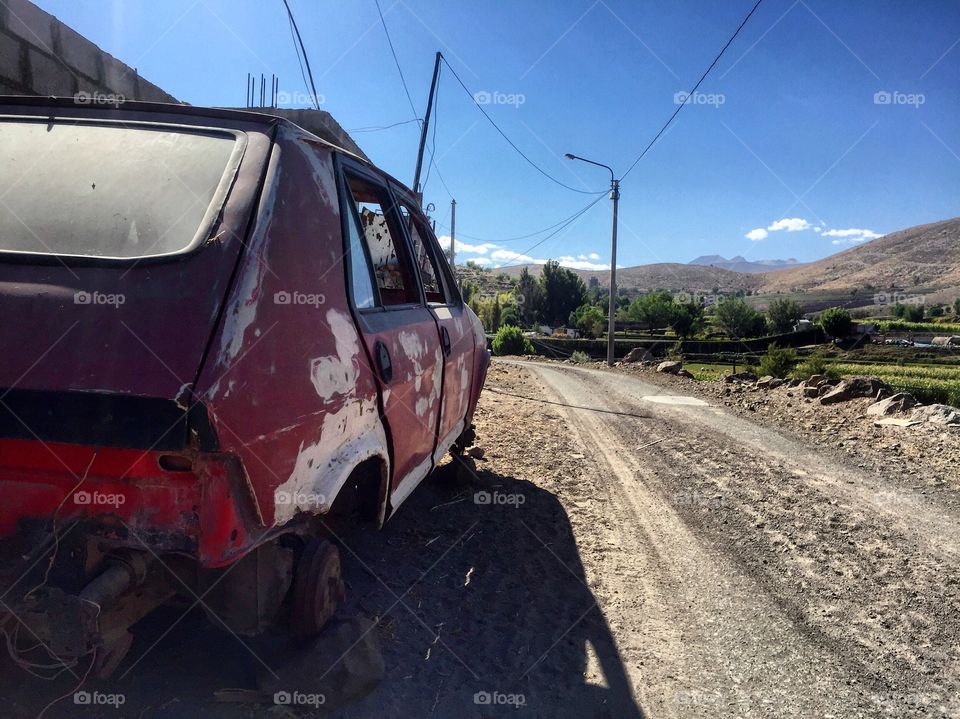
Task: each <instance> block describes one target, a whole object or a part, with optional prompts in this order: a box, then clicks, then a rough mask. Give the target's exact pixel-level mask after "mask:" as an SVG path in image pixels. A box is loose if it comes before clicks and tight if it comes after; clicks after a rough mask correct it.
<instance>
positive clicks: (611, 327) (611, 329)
mask: <svg viewBox="0 0 960 719" xmlns="http://www.w3.org/2000/svg"><path fill="white" fill-rule="evenodd" d="M564 157H566V158H567V159H568V160H580V162H588V163H590V164H591V165H597V166H598V167H604V168H606V169H607V170H609V171H610V199H611V200H613V235H612V237H611V240H610V308H609V310H608V314H609V316H608V318H607V364H608V365H610V366H611V367H612V366H613V338H614V333H615V332H616V328H617V205H618V204H619V202H620V180H618V179H617V176H616V175H615V174H614V173H613V169H612V168H611V167H610V166H608V165H604V164H603V163H601V162H594V161H593V160H588V159H586V158H585V157H577V156H576V155H572V154H570V153H569V152H568V153H567V154H565V155H564Z"/></svg>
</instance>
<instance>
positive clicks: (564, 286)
mask: <svg viewBox="0 0 960 719" xmlns="http://www.w3.org/2000/svg"><path fill="white" fill-rule="evenodd" d="M540 289H541V292H542V295H543V307H542V308H541V314H540V316H541V318H542V319H543V320H544V322H546V323H547V324H548V325H551V326H553V327H557V326H560V325H562V324H563V323H564V322H566V321H567V320H568V319H569V317H570V313H571V312H573V311H574V310H575V309H577V307H579V306H580V305H582V304H583V301H584V298H585V297H586V295H587V288H586V285H584V284H583V280H581V279H580V277H579V275H577V274H576V273H574V272H571V271H570V270H568V269H567V268H566V267H561V266H560V263H559V262H557V261H555V260H550V261H549V262H547V264H545V265H544V266H543V271H542V272H541V273H540Z"/></svg>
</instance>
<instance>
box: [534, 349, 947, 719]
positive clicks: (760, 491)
mask: <svg viewBox="0 0 960 719" xmlns="http://www.w3.org/2000/svg"><path fill="white" fill-rule="evenodd" d="M524 366H525V367H528V368H530V369H531V370H532V371H534V372H535V373H536V374H537V375H538V376H539V377H540V378H541V379H542V380H543V381H544V382H545V383H546V384H547V385H548V386H550V387H551V390H552V391H551V398H552V399H557V400H559V401H567V402H571V403H574V404H586V405H593V406H597V407H600V408H603V409H609V410H614V411H621V412H622V411H632V412H638V411H645V412H647V413H649V414H652V415H653V416H654V417H655V419H654V420H653V421H650V420H646V421H644V420H635V421H631V420H624V419H623V418H621V417H617V416H616V415H609V414H597V413H589V412H584V411H582V410H566V417H567V420H568V422H570V424H571V425H572V426H573V427H575V428H576V429H577V432H578V434H579V436H580V439H581V441H582V442H583V443H584V444H585V445H586V446H588V447H589V451H588V456H593V457H598V458H601V459H602V458H604V457H605V458H606V460H604V461H605V462H606V463H607V465H608V467H607V470H608V472H609V474H610V477H611V478H613V479H616V480H618V481H616V482H611V485H612V486H613V487H614V489H613V490H612V493H613V494H617V493H619V495H620V500H621V501H620V502H619V503H618V502H616V501H614V502H613V504H614V505H618V504H620V505H623V506H625V507H628V508H629V512H627V513H626V515H625V514H624V512H623V511H622V510H617V511H619V512H620V515H621V516H622V517H623V519H622V521H621V522H620V525H621V532H620V533H621V535H622V536H623V537H624V542H625V543H627V545H628V546H630V543H631V542H632V544H633V545H635V546H636V551H639V552H640V553H641V554H642V555H643V556H645V557H646V560H645V564H644V569H645V570H646V571H647V572H651V573H652V574H653V576H654V577H656V583H657V585H658V586H661V587H663V588H664V589H663V590H661V591H660V592H659V596H657V597H650V598H648V601H647V602H645V605H644V606H645V607H649V606H650V605H651V603H652V602H654V600H656V601H659V602H663V597H664V596H669V595H670V594H671V591H672V592H674V593H675V594H674V596H675V597H676V598H681V599H682V600H683V601H684V602H686V603H689V604H690V608H691V609H692V610H694V612H693V613H694V615H695V616H697V617H698V622H699V623H698V622H694V624H695V626H694V627H693V628H692V629H691V630H689V631H690V634H688V635H685V637H684V638H685V639H690V638H693V639H694V641H693V642H692V643H690V642H687V643H686V644H685V645H684V646H683V647H679V648H678V647H677V646H676V642H675V641H674V642H673V645H674V646H673V651H675V653H677V654H679V655H680V656H681V658H682V659H684V660H685V661H686V666H684V670H685V671H689V666H690V665H691V664H693V665H694V666H695V665H696V663H695V662H693V663H691V662H690V661H689V657H688V656H684V653H683V650H684V649H686V650H687V651H688V653H689V648H690V647H691V646H695V647H696V648H697V649H701V650H702V649H703V648H704V647H706V648H709V649H710V656H712V657H717V656H719V658H718V659H714V660H713V661H710V662H701V665H703V664H706V665H707V666H706V667H704V671H706V672H708V673H709V672H714V673H716V671H717V667H718V666H724V665H726V666H727V667H729V671H728V674H729V676H728V677H725V679H726V681H725V682H720V685H721V686H719V687H717V688H715V689H714V688H710V689H704V687H706V686H708V684H706V683H704V682H703V681H702V679H700V678H698V681H699V685H698V686H699V687H700V688H699V689H697V690H696V691H695V692H694V693H693V694H682V693H677V694H676V696H677V697H681V698H685V699H687V700H689V699H691V698H693V699H694V700H695V701H688V702H687V706H684V707H683V708H682V709H680V710H679V711H677V712H676V715H682V716H692V715H696V714H695V713H694V712H693V711H691V707H690V706H689V705H690V704H695V703H696V700H700V703H701V704H704V705H709V704H711V703H712V704H714V706H713V709H714V710H716V709H717V706H716V701H714V700H715V699H716V700H717V701H727V700H731V699H732V701H733V702H734V703H737V704H738V706H739V710H740V711H742V710H744V708H745V707H747V708H748V713H746V714H742V715H743V716H754V715H755V716H779V715H781V714H779V713H777V712H779V711H785V713H783V714H782V715H783V716H791V715H797V714H799V713H803V714H807V713H809V712H810V711H811V709H813V708H814V707H817V706H819V707H820V708H821V709H822V711H823V712H824V715H825V716H826V715H830V714H831V713H832V714H833V715H834V716H844V717H846V716H908V715H912V714H910V712H911V711H912V710H913V709H916V710H917V711H920V712H921V713H922V714H921V715H923V716H953V715H954V714H953V712H954V710H957V711H960V708H958V707H956V705H954V704H953V703H952V699H951V696H952V695H951V693H950V692H951V691H954V690H955V687H956V683H955V679H956V676H955V674H954V673H952V672H951V670H950V667H951V664H953V666H954V668H955V667H956V656H955V655H954V656H951V655H950V649H951V641H952V639H951V637H955V634H950V633H949V632H948V633H947V635H946V636H945V637H943V638H942V639H941V640H940V641H939V642H937V641H936V637H935V636H934V635H935V634H937V630H936V628H937V627H938V626H952V627H954V628H955V626H956V619H955V617H954V618H953V619H950V618H949V617H948V616H945V615H948V614H949V613H950V607H951V606H952V605H951V603H950V602H951V600H950V596H944V597H942V598H943V599H944V600H946V603H945V605H944V607H942V608H941V610H940V611H937V609H936V607H935V606H932V605H934V604H935V603H936V596H934V598H933V600H932V601H927V602H925V603H921V604H923V606H919V605H917V603H916V602H914V603H913V604H914V605H915V606H913V607H912V610H913V614H914V615H916V616H914V617H912V618H910V619H908V620H907V621H913V622H915V623H916V626H914V627H907V628H906V629H905V630H901V631H900V634H902V635H903V636H901V637H898V636H897V631H887V629H888V628H887V627H884V626H882V625H883V624H884V623H889V622H890V621H891V618H893V619H898V617H897V614H896V612H898V611H900V610H902V609H903V608H904V606H903V605H904V602H903V599H904V595H905V593H906V594H909V592H908V591H907V590H908V587H907V584H906V582H907V577H904V576H896V568H894V569H893V571H891V568H890V566H889V565H890V564H891V562H889V561H888V562H886V563H885V564H884V563H882V562H881V563H880V566H879V567H878V569H877V571H879V572H884V571H886V572H887V576H886V577H879V578H878V577H876V576H872V575H870V576H863V566H862V561H861V559H862V558H861V557H860V556H858V554H857V553H854V552H851V551H848V549H847V548H849V547H853V548H855V549H857V550H860V551H863V552H868V553H877V552H879V553H880V554H881V555H882V554H883V552H884V551H885V550H884V547H885V544H884V540H883V538H884V537H885V538H886V541H887V542H890V541H893V542H896V541H904V540H906V543H907V545H908V546H909V550H908V551H907V552H906V554H907V555H909V556H912V557H913V558H914V559H916V560H918V562H917V566H916V567H915V568H914V567H911V572H912V573H913V574H912V575H911V576H918V575H923V577H925V578H926V579H925V581H927V582H929V581H930V579H931V578H932V577H933V576H934V575H935V574H936V573H937V572H938V571H941V572H942V571H944V570H946V571H953V572H954V576H955V570H956V565H955V564H951V563H950V562H949V560H950V558H951V556H952V552H950V551H949V550H948V551H939V552H937V551H934V550H935V546H933V545H935V542H932V541H931V537H930V536H929V535H927V536H917V535H918V533H919V534H920V535H923V532H924V531H926V530H927V529H928V528H929V527H930V526H932V525H933V524H935V518H936V517H937V513H936V512H934V513H933V515H932V517H933V518H931V516H930V515H928V516H927V519H926V522H923V523H918V524H915V525H914V527H913V528H910V527H908V526H907V523H906V522H904V521H902V517H898V518H897V519H899V520H900V521H897V522H889V521H888V522H887V524H888V525H890V526H887V527H885V528H883V529H881V530H879V531H875V530H876V525H878V524H883V521H879V522H878V520H877V518H876V516H877V515H879V516H880V517H881V518H883V520H884V521H886V520H887V519H888V518H889V515H890V514H891V508H890V507H889V506H887V505H886V504H885V503H883V502H879V503H878V502H876V501H873V502H871V501H866V500H865V499H864V498H863V497H861V496H860V495H861V494H863V493H864V492H867V493H868V494H869V492H871V491H874V489H872V485H869V486H871V489H869V490H864V489H863V488H861V487H859V486H854V488H853V489H852V490H851V489H850V487H851V485H848V484H847V482H849V481H850V479H851V475H852V476H855V475H856V474H857V473H856V471H854V470H852V469H848V468H840V471H839V472H838V471H837V469H836V468H835V467H833V466H832V464H833V463H831V462H827V461H826V460H824V459H823V458H822V457H818V456H816V454H815V453H811V452H810V451H809V450H805V449H802V450H800V454H799V456H798V448H797V446H796V444H795V443H793V442H791V441H790V440H789V439H787V438H784V437H781V436H779V435H776V436H775V439H773V440H772V442H771V444H772V445H773V447H772V448H770V451H768V448H767V447H766V443H765V438H766V437H767V435H768V434H772V433H770V432H768V431H766V430H762V429H761V428H758V427H756V426H752V425H749V423H747V422H744V421H743V420H738V419H736V418H732V417H729V416H726V415H725V414H724V413H723V412H720V411H717V410H715V409H713V408H696V409H695V410H688V409H687V408H684V410H683V411H677V410H676V409H674V408H671V407H670V405H669V404H656V405H653V404H651V403H649V402H646V401H643V400H640V397H641V396H644V395H649V394H655V393H660V394H663V392H662V390H660V389H659V388H656V387H653V386H651V385H647V384H644V383H640V382H638V381H637V380H634V379H633V378H628V377H623V376H618V375H614V374H612V373H607V372H597V371H589V370H582V369H579V368H569V367H565V366H561V367H557V366H551V365H543V364H526V365H524ZM641 425H642V426H641ZM744 425H748V426H744ZM664 438H666V441H663V442H661V443H658V444H655V445H651V446H649V447H648V448H646V449H642V450H641V456H638V455H637V451H636V448H637V447H640V446H642V445H643V444H644V443H647V442H651V441H654V440H657V439H664ZM677 440H678V441H677ZM642 455H646V456H645V457H644V456H642ZM811 465H819V466H818V468H817V469H816V470H814V471H807V470H805V469H804V468H803V467H804V466H806V467H810V466H811ZM835 473H836V474H835ZM838 475H839V476H838ZM743 476H749V477H750V481H748V482H744V481H742V477H743ZM785 477H788V478H789V481H786V482H785V481H784V478H785ZM821 477H822V479H821ZM781 486H783V487H784V489H783V491H780V490H779V489H778V490H777V491H776V492H770V491H768V488H769V487H781ZM838 490H842V491H838ZM889 491H891V492H892V493H893V494H891V495H890V496H896V497H900V496H904V493H903V492H901V491H900V490H898V489H893V490H889ZM851 495H852V498H851ZM717 497H719V498H720V500H721V501H722V503H723V504H722V506H720V507H713V506H711V503H712V502H714V500H715V499H716V498H717ZM851 504H852V505H853V506H854V507H855V509H856V510H857V512H856V515H855V517H854V518H853V519H851V517H850V516H848V515H851V514H853V513H852V512H851V511H850V506H851ZM774 505H776V506H774ZM780 505H783V506H780ZM922 506H923V505H922V504H918V503H915V502H914V503H912V504H911V507H912V509H913V511H920V510H921V508H922ZM674 507H675V508H676V509H674ZM792 507H800V508H802V510H803V511H802V512H799V514H798V516H802V517H803V519H804V520H805V521H809V518H808V517H807V514H810V512H811V511H812V512H813V514H814V515H815V514H816V513H817V510H826V516H825V517H823V518H822V519H823V526H822V527H820V526H817V527H813V528H809V527H804V526H800V527H799V528H798V527H796V526H792V525H789V524H785V525H784V526H772V527H771V526H767V524H766V522H765V520H769V515H771V514H772V515H774V516H776V515H777V513H778V512H782V511H784V510H790V509H791V508H792ZM771 509H773V510H774V511H771ZM786 513H787V514H789V511H787V512H786ZM894 514H895V513H894ZM865 516H866V517H869V518H871V521H865V520H864V517H865ZM798 523H799V524H801V525H803V522H799V521H795V522H794V524H798ZM701 525H706V528H705V527H704V526H701ZM711 525H712V526H711ZM918 526H919V529H918ZM788 527H790V528H788ZM904 530H906V531H907V532H909V534H904ZM821 535H825V536H821ZM829 535H835V536H833V542H834V545H835V546H836V545H837V544H839V545H840V551H836V550H834V549H831V548H830V547H829V546H826V547H824V549H825V551H817V552H811V551H809V550H810V547H811V546H814V547H815V546H816V544H817V542H823V541H824V540H827V542H826V544H829V541H830V539H831V537H830V536H829ZM911 536H912V537H914V539H912V540H911V539H910V537H911ZM757 537H760V538H761V539H762V541H760V542H758V541H756V540H757ZM948 544H949V543H948ZM725 545H726V546H725ZM831 554H832V556H828V555H831ZM784 555H786V557H784ZM882 558H883V557H881V559H882ZM888 559H889V558H888ZM857 572H860V574H861V576H859V577H858V576H857ZM830 573H833V574H834V575H835V576H836V577H838V578H842V581H833V582H831V581H828V580H829V579H830V576H829V574H830ZM948 576H949V575H948ZM884 579H886V584H885V585H884V586H881V587H880V589H881V590H884V589H885V590H886V591H885V592H884V591H878V592H876V593H875V594H874V595H871V594H870V591H869V590H870V587H869V585H870V584H871V583H876V582H882V581H884ZM850 580H859V581H860V583H862V584H867V585H868V590H867V591H862V590H861V591H860V592H859V593H854V594H853V595H852V596H853V597H856V599H857V600H859V601H861V603H862V606H860V607H856V608H855V609H854V610H851V608H850V606H849V605H850V604H851V602H849V601H847V600H846V598H845V597H843V596H835V595H837V594H838V592H837V591H836V590H837V589H838V587H839V588H841V589H843V588H845V587H846V585H849V584H850V583H851V581H850ZM647 581H649V577H648V578H647ZM678 585H679V589H678ZM650 591H651V590H649V589H645V590H644V592H645V593H649V592H650ZM711 592H712V594H711ZM705 595H706V598H705ZM953 596H954V597H955V593H954V595H953ZM827 600H829V601H827ZM667 603H668V604H669V600H668V601H667ZM674 603H676V601H674ZM657 611H661V610H660V609H659V608H658V609H657ZM820 611H827V613H828V616H827V617H826V620H825V621H821V620H823V619H824V618H823V617H819V616H813V614H815V613H817V612H820ZM831 611H832V612H833V613H834V616H829V614H830V612H831ZM663 612H667V610H663ZM667 613H668V614H669V612H667ZM715 617H720V619H719V624H720V625H721V626H719V627H716V626H715V627H710V623H711V622H713V623H714V624H717V623H718V622H717V621H715V620H714V618H715ZM843 618H846V620H847V621H848V623H849V626H842V625H841V624H840V623H839V622H838V620H839V619H843ZM685 619H686V621H687V624H689V623H690V620H689V617H678V616H674V617H669V616H661V619H660V621H659V624H660V625H661V626H663V625H665V624H668V623H669V622H670V621H679V622H680V625H681V626H682V625H683V622H684V620H685ZM611 621H612V622H615V621H616V620H615V619H613V618H612V617H611ZM744 626H747V627H749V630H748V631H746V632H742V631H738V629H740V628H742V627H744ZM705 627H706V629H705ZM698 632H699V633H698ZM667 636H669V632H668V633H667ZM904 639H912V640H914V641H915V642H916V643H917V644H919V645H921V646H920V647H918V648H917V650H916V651H914V650H913V648H912V647H910V646H909V642H905V641H903V640H904ZM851 645H852V646H851ZM922 645H928V649H927V650H926V651H924V647H923V646H922ZM953 648H954V649H955V645H954V646H953ZM848 652H849V653H848ZM755 656H763V657H765V662H766V666H765V667H764V668H763V670H761V671H759V672H758V673H755V674H754V675H751V674H750V673H749V670H750V669H751V666H752V662H751V660H752V659H754V658H755ZM881 668H883V669H885V670H887V672H886V673H888V674H891V675H892V676H889V677H888V676H881V671H880V669H881ZM744 669H746V676H747V677H748V679H747V683H748V684H749V685H750V687H751V688H750V690H749V691H746V692H744V691H740V692H739V696H738V692H737V691H736V690H731V687H734V688H735V687H739V686H740V685H741V684H743V677H744V675H745V672H744ZM811 670H812V671H811ZM924 677H927V679H926V680H924ZM738 680H739V681H738ZM675 698H676V697H675ZM758 698H759V700H760V701H753V702H751V699H758ZM771 698H773V699H774V703H777V704H779V705H780V707H781V708H780V709H777V710H774V709H771V708H770V707H763V706H762V705H761V703H760V702H761V701H762V700H763V699H767V700H770V699H771ZM660 699H661V701H662V700H663V696H661V697H660ZM727 703H729V701H728V702H727ZM645 704H646V705H648V706H656V702H652V701H651V698H650V696H649V695H648V696H647V699H646V702H645ZM789 705H792V713H791V711H788V710H785V709H784V707H786V706H789ZM701 708H707V707H701ZM675 711H676V708H675ZM753 712H757V713H753ZM938 712H940V713H938Z"/></svg>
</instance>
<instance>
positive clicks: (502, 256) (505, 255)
mask: <svg viewBox="0 0 960 719" xmlns="http://www.w3.org/2000/svg"><path fill="white" fill-rule="evenodd" d="M490 258H491V259H492V260H494V261H495V262H514V263H516V264H521V265H523V264H526V265H529V264H532V263H534V262H536V260H534V259H533V258H532V257H530V255H523V254H521V253H519V252H514V251H513V250H505V249H503V248H502V247H501V248H500V249H497V250H494V251H493V252H491V253H490ZM544 262H546V261H545V260H544Z"/></svg>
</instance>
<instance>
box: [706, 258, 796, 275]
mask: <svg viewBox="0 0 960 719" xmlns="http://www.w3.org/2000/svg"><path fill="white" fill-rule="evenodd" d="M689 264H691V265H702V266H709V267H719V268H720V269H723V270H731V271H732V272H747V273H751V274H752V273H759V272H773V271H774V270H782V269H784V268H786V267H801V266H802V265H803V263H800V262H797V261H796V260H795V259H793V258H790V259H789V260H748V259H747V258H745V257H741V256H740V255H737V256H736V257H734V258H733V259H730V260H728V259H726V258H725V257H721V256H720V255H702V256H700V257H698V258H697V259H695V260H691V261H690V263H689Z"/></svg>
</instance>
